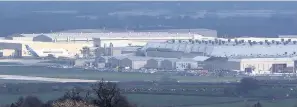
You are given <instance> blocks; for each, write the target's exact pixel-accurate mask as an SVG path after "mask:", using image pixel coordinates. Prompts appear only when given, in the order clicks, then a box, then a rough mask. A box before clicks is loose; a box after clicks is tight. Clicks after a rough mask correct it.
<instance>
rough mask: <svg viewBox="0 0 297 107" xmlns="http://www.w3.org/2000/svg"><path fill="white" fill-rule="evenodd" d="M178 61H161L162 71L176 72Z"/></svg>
mask: <svg viewBox="0 0 297 107" xmlns="http://www.w3.org/2000/svg"><path fill="white" fill-rule="evenodd" d="M177 60H178V59H164V60H163V61H161V66H160V69H165V70H174V69H175V68H176V66H175V62H176V61H177Z"/></svg>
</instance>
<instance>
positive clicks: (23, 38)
mask: <svg viewBox="0 0 297 107" xmlns="http://www.w3.org/2000/svg"><path fill="white" fill-rule="evenodd" d="M5 39H7V40H17V41H33V37H26V36H24V35H21V34H13V35H9V36H7V37H5Z"/></svg>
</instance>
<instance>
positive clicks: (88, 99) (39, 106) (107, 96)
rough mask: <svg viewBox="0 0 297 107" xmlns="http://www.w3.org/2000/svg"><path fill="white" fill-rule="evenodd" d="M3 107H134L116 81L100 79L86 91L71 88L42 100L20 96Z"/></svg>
mask: <svg viewBox="0 0 297 107" xmlns="http://www.w3.org/2000/svg"><path fill="white" fill-rule="evenodd" d="M3 107H136V105H134V104H132V103H130V102H129V101H128V100H127V99H126V97H125V96H123V95H122V94H121V92H120V89H119V88H118V86H117V84H116V83H112V82H104V81H103V79H102V81H100V82H98V83H95V84H92V85H91V87H90V88H89V89H88V90H87V92H84V93H83V92H82V91H81V90H79V89H75V88H74V89H72V90H70V91H68V92H66V93H65V94H64V95H63V96H62V97H60V98H58V99H55V100H50V101H47V102H42V101H41V100H40V99H39V98H38V97H35V96H26V97H20V98H19V99H18V100H17V101H16V102H14V103H11V104H9V105H4V106H3Z"/></svg>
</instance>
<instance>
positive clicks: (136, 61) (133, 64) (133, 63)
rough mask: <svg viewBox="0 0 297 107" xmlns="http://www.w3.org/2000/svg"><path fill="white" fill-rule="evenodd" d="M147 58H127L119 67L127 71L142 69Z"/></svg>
mask: <svg viewBox="0 0 297 107" xmlns="http://www.w3.org/2000/svg"><path fill="white" fill-rule="evenodd" d="M147 60H149V58H146V57H127V58H124V59H122V60H121V61H120V66H121V67H124V68H127V67H128V68H129V69H140V68H144V67H145V65H146V64H147Z"/></svg>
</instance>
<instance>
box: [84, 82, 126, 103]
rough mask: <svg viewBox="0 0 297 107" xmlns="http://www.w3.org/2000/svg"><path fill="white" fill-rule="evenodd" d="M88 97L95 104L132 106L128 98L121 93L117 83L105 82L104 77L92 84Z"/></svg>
mask: <svg viewBox="0 0 297 107" xmlns="http://www.w3.org/2000/svg"><path fill="white" fill-rule="evenodd" d="M88 97H90V99H91V101H92V103H93V104H94V105H96V106H99V107H131V104H130V103H129V102H128V100H127V99H126V98H125V97H124V96H122V95H121V93H120V89H119V88H118V87H117V85H116V84H115V83H112V82H105V81H104V80H103V79H102V80H101V81H100V82H98V83H96V84H94V85H92V87H91V91H90V92H89V95H88Z"/></svg>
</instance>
